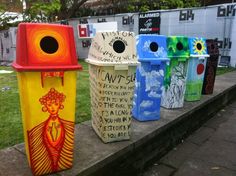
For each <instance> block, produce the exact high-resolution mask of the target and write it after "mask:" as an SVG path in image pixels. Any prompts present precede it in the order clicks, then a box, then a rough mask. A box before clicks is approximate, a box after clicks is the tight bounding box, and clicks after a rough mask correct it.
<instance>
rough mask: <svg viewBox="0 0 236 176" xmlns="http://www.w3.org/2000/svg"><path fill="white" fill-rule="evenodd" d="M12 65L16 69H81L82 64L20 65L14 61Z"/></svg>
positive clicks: (20, 70)
mask: <svg viewBox="0 0 236 176" xmlns="http://www.w3.org/2000/svg"><path fill="white" fill-rule="evenodd" d="M12 67H13V68H14V69H15V70H16V71H18V72H23V71H70V70H82V66H81V65H79V64H77V65H64V66H62V65H60V66H21V65H18V64H17V63H16V62H13V63H12Z"/></svg>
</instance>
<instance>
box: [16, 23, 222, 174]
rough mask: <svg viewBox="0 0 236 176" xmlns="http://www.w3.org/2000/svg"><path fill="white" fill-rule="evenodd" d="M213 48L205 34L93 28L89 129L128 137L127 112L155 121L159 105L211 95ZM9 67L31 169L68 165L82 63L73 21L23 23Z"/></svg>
mask: <svg viewBox="0 0 236 176" xmlns="http://www.w3.org/2000/svg"><path fill="white" fill-rule="evenodd" d="M207 50H208V52H207ZM208 54H210V57H209V55H208ZM218 55H219V53H218V48H217V44H216V43H215V42H214V41H213V40H207V41H205V39H203V38H187V37H183V36H172V37H165V36H160V35H139V36H138V37H137V39H136V40H135V35H134V33H132V32H126V31H120V32H118V31H114V32H98V33H97V34H96V36H95V37H94V38H93V40H92V44H91V47H90V51H89V56H88V59H87V60H86V61H87V62H88V63H89V75H90V96H91V112H92V126H93V129H94V130H95V132H96V133H97V135H98V136H99V137H100V138H101V139H102V141H103V142H105V143H107V142H113V141H120V140H128V139H130V124H131V118H132V116H133V117H134V118H135V119H137V120H139V121H149V120H158V119H159V118H160V106H162V107H164V108H169V109H172V108H181V107H183V103H184V99H185V100H186V101H196V100H200V98H201V94H202V93H203V94H211V93H212V92H213V87H214V79H215V73H216V68H217V62H218V61H217V60H218ZM206 58H207V59H206ZM13 67H14V69H15V70H16V71H17V77H18V84H19V90H20V91H19V92H20V100H21V111H22V119H23V127H24V137H25V148H26V153H27V157H28V161H29V164H30V167H31V169H32V172H33V174H34V175H43V174H48V173H53V172H57V171H61V170H64V169H68V168H71V167H72V161H73V145H74V116H75V97H76V70H80V69H82V67H81V66H80V65H79V64H78V63H77V58H76V49H75V42H74V37H73V29H72V27H70V26H64V25H55V24H54V25H52V24H35V23H21V24H20V25H19V26H18V34H17V50H16V60H15V62H14V63H13ZM79 93H81V92H79Z"/></svg>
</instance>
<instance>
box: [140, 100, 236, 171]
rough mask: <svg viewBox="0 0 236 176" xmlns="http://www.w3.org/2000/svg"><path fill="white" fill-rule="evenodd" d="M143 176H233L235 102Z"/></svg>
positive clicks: (235, 131)
mask: <svg viewBox="0 0 236 176" xmlns="http://www.w3.org/2000/svg"><path fill="white" fill-rule="evenodd" d="M142 175H143V176H235V175H236V101H235V102H234V103H232V104H230V105H228V106H227V107H226V108H224V109H222V110H221V111H219V112H218V113H217V114H216V115H215V116H214V117H213V118H212V119H211V120H209V121H208V122H207V123H206V124H204V125H203V126H202V127H201V128H200V129H199V130H197V131H196V132H195V133H194V134H192V135H191V136H189V137H188V138H187V139H186V140H185V141H183V143H182V144H179V145H178V146H177V147H175V148H174V149H173V150H172V151H170V152H169V153H168V154H167V155H165V156H164V157H163V158H161V159H160V160H158V161H156V162H154V164H153V165H151V166H150V167H149V168H148V169H147V171H146V172H144V173H143V174H142Z"/></svg>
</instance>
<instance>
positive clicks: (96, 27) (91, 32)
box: [77, 21, 117, 39]
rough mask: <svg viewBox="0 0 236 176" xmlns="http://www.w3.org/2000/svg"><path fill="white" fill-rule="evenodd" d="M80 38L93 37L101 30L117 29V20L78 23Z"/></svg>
mask: <svg viewBox="0 0 236 176" xmlns="http://www.w3.org/2000/svg"><path fill="white" fill-rule="evenodd" d="M77 29H78V37H79V38H82V39H83V38H93V37H94V36H95V34H96V32H99V31H117V22H116V21H115V22H105V23H102V22H100V23H89V24H78V25H77Z"/></svg>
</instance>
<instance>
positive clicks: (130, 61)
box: [86, 31, 139, 66]
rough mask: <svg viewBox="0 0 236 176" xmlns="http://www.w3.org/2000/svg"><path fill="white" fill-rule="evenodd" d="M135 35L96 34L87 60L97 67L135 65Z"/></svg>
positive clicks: (118, 32) (136, 62) (130, 33)
mask: <svg viewBox="0 0 236 176" xmlns="http://www.w3.org/2000/svg"><path fill="white" fill-rule="evenodd" d="M135 47H136V43H135V34H134V33H133V32H129V31H112V32H97V33H96V35H95V37H94V38H93V39H92V43H91V46H90V49H89V54H88V59H86V61H87V62H88V63H90V64H94V65H98V66H115V65H129V66H132V65H134V66H135V65H137V64H138V63H139V62H138V60H137V55H136V48H135Z"/></svg>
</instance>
